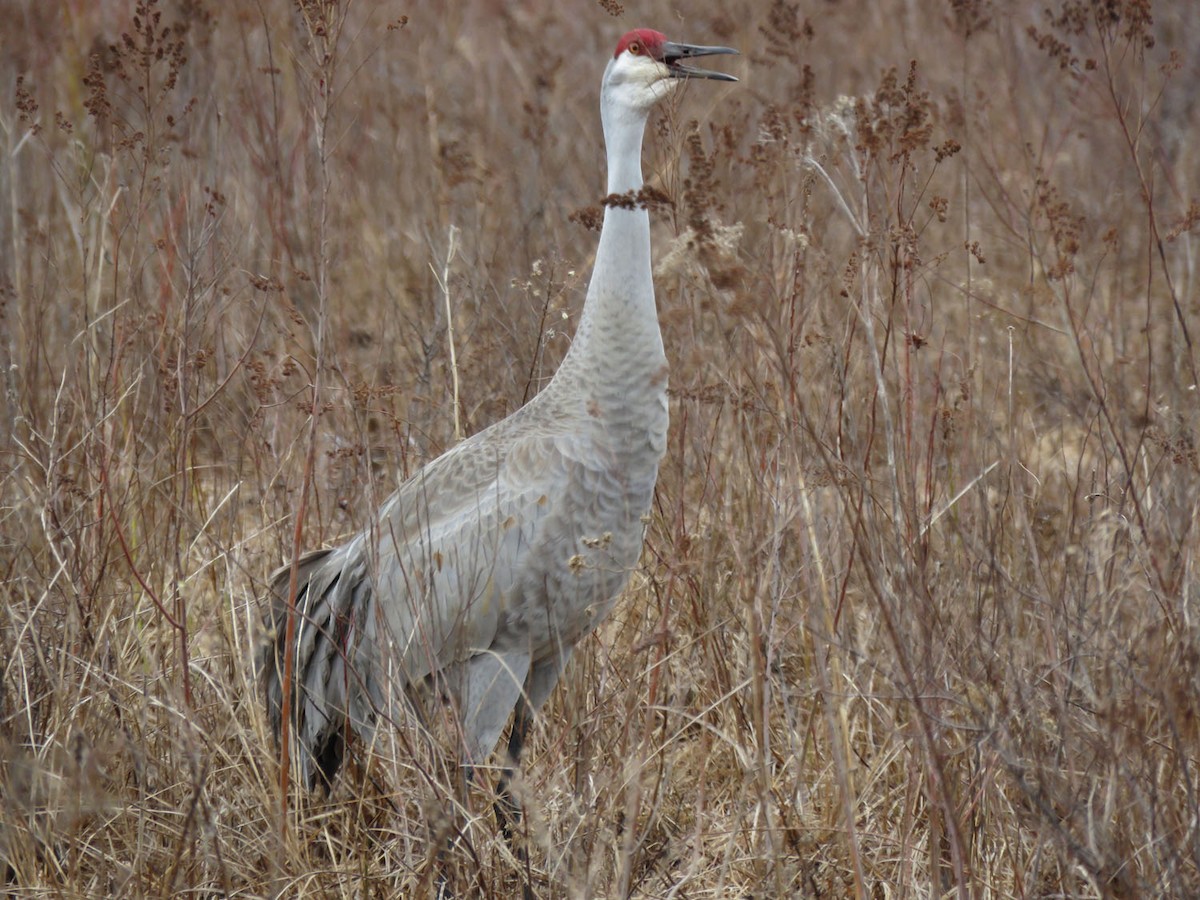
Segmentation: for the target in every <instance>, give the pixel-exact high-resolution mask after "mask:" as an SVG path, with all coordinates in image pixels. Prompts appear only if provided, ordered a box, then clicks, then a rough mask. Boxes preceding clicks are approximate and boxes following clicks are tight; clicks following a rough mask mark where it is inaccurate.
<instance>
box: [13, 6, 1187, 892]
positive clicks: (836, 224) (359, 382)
mask: <svg viewBox="0 0 1200 900" xmlns="http://www.w3.org/2000/svg"><path fill="white" fill-rule="evenodd" d="M10 6H11V8H10V10H9V11H8V13H7V21H6V24H5V29H6V33H7V34H8V35H9V36H10V37H11V36H12V35H16V34H20V35H21V38H20V40H19V41H17V40H8V41H6V43H5V53H4V54H3V55H2V57H0V73H2V77H0V85H2V86H3V87H2V89H0V150H2V151H3V152H2V159H3V162H2V163H0V207H2V210H0V212H2V214H0V247H2V249H0V335H2V337H0V363H2V368H3V376H2V378H3V385H2V388H3V389H2V391H0V583H2V584H3V588H4V601H5V602H4V606H3V613H2V616H3V617H2V619H0V650H2V659H3V673H2V679H0V782H2V785H3V788H2V790H0V862H2V863H3V864H4V869H5V871H4V874H5V878H6V879H7V882H6V884H7V890H8V891H9V892H10V893H11V894H13V895H19V896H43V895H45V896H55V897H101V896H113V897H148V896H167V895H171V894H175V893H180V894H194V895H203V896H235V895H236V896H360V897H362V896H371V897H374V896H379V897H385V896H386V897H392V896H425V895H428V893H429V892H430V891H431V889H432V886H433V883H434V880H435V879H436V878H437V877H438V873H439V872H445V873H446V877H447V878H448V880H449V883H450V885H451V886H452V887H454V888H455V890H456V891H457V893H458V895H459V896H471V897H474V896H479V897H495V898H507V897H511V896H514V895H516V893H518V892H519V890H520V886H521V884H522V883H524V881H525V880H526V879H528V880H529V881H530V882H531V883H532V885H533V886H534V889H535V891H536V892H537V893H538V895H539V896H543V897H559V896H561V897H572V898H575V897H581V898H582V897H625V896H630V897H663V898H667V897H680V898H683V897H690V898H699V897H791V896H808V897H840V896H852V895H858V896H863V897H873V898H874V897H880V898H882V897H910V896H947V895H953V896H960V897H1051V896H1072V897H1077V896H1104V897H1138V896H1162V897H1168V896H1170V897H1192V896H1196V895H1198V894H1200V834H1198V833H1197V831H1198V829H1200V799H1198V797H1197V792H1198V791H1200V785H1198V783H1197V779H1198V775H1200V772H1198V765H1197V764H1198V758H1197V757H1198V755H1200V625H1198V624H1197V622H1198V615H1200V608H1198V606H1197V604H1198V602H1200V597H1198V593H1200V576H1198V573H1197V547H1200V540H1198V538H1197V534H1196V526H1195V521H1196V518H1197V515H1198V513H1200V509H1198V507H1200V456H1198V451H1197V440H1198V439H1200V435H1198V433H1197V427H1198V426H1197V423H1198V422H1200V397H1198V390H1200V389H1198V388H1197V383H1198V381H1200V378H1198V375H1197V366H1198V361H1200V350H1198V349H1197V347H1196V342H1197V340H1200V306H1198V301H1197V297H1198V296H1200V287H1198V281H1197V272H1196V258H1197V238H1198V235H1197V229H1198V222H1200V214H1198V213H1197V200H1198V197H1197V188H1198V186H1197V176H1198V173H1200V158H1198V157H1197V146H1200V109H1198V108H1197V105H1196V99H1195V90H1194V86H1195V84H1196V82H1197V79H1198V78H1200V56H1198V55H1197V48H1198V47H1200V8H1195V7H1194V5H1193V4H1187V3H1159V4H1154V5H1152V4H1151V3H1150V0H1111V2H1101V0H1051V2H1049V3H1047V4H1044V6H1046V7H1048V9H1046V10H1043V9H1042V8H1041V7H1039V6H1038V5H1033V6H1030V5H1027V4H1015V3H1008V2H1003V0H950V2H942V0H916V2H906V3H901V2H891V0H889V2H880V3H862V4H859V3H840V4H834V3H804V4H799V3H792V2H786V0H776V2H772V3H758V2H748V0H730V2H725V3H716V2H713V3H707V2H705V3H691V4H688V5H687V18H686V20H681V19H680V18H679V15H678V14H677V12H675V7H673V6H671V5H670V4H665V3H660V2H648V3H645V4H642V5H641V6H639V8H638V9H637V10H636V11H635V10H633V9H631V8H627V9H625V10H624V11H622V10H621V8H620V7H621V5H620V4H616V3H612V2H608V3H604V4H598V5H591V6H579V7H578V8H573V9H571V10H570V11H569V12H568V11H565V9H564V10H560V9H559V8H558V7H556V6H555V5H554V4H532V3H523V4H505V3H494V2H488V0H467V2H462V3H457V4H445V5H444V8H443V7H442V6H439V8H438V10H437V12H436V13H435V12H434V11H433V10H432V8H426V7H425V6H424V5H421V4H416V3H406V2H395V3H384V4H368V3H355V4H346V3H342V2H332V0H325V2H307V0H305V2H298V3H295V4H292V3H287V2H283V0H267V2H264V3H262V4H259V5H255V4H216V3H209V4H205V3H201V2H194V0H178V2H168V0H160V2H151V0H141V2H136V3H134V2H125V3H119V4H115V5H109V6H104V5H96V6H95V7H93V6H92V5H89V4H83V3H62V4H50V3H32V2H24V3H17V4H15V5H10ZM110 6H111V8H110ZM602 7H603V8H602ZM635 16H636V20H635V18H634V17H635ZM614 17H615V18H614ZM636 25H656V26H658V27H660V28H663V29H664V30H666V31H668V32H670V33H671V34H672V36H677V37H679V38H680V39H682V40H692V41H698V42H707V43H725V44H730V45H733V46H736V47H738V48H740V49H741V50H742V52H743V54H744V56H743V57H742V59H741V61H740V62H739V63H736V64H734V65H733V66H731V67H730V68H731V70H732V71H735V72H737V74H739V75H741V76H742V77H743V80H742V83H741V84H740V85H737V86H734V87H731V88H728V89H722V90H720V91H706V92H703V95H701V94H702V92H699V91H689V92H687V93H686V94H685V96H684V97H683V98H682V100H681V101H680V102H679V103H678V104H676V106H675V107H674V109H673V110H670V111H668V112H667V113H666V114H664V115H661V116H660V117H659V118H658V119H657V124H656V125H654V126H653V132H652V134H651V135H650V136H649V139H648V141H647V143H648V145H649V147H648V151H647V155H646V170H647V172H648V174H650V181H649V183H648V188H650V189H651V190H652V191H653V195H652V196H653V201H654V204H653V216H654V219H655V223H656V224H655V250H656V259H657V264H658V271H657V279H658V295H659V305H660V309H661V319H662V322H663V327H664V337H665V341H666V344H667V349H668V355H669V356H670V358H671V360H672V365H673V370H672V393H673V406H672V418H673V421H672V433H671V441H670V450H669V453H668V457H667V460H666V463H665V466H664V469H663V472H662V477H661V481H660V486H659V491H658V496H657V502H656V513H655V516H654V519H653V521H652V522H651V524H650V528H649V538H648V549H647V552H646V554H645V557H644V566H643V569H642V570H641V571H640V572H639V573H638V574H637V576H636V577H635V579H634V584H633V586H632V588H631V589H630V590H629V592H628V594H627V596H626V597H625V598H624V599H623V600H622V602H621V603H620V605H619V606H618V609H617V611H616V613H615V614H614V616H613V618H612V620H611V621H610V623H609V624H608V625H607V626H606V627H605V628H604V629H603V630H602V631H601V633H600V634H599V635H597V636H596V637H595V638H593V639H591V640H589V642H588V643H587V645H586V647H585V648H584V652H582V653H581V654H579V655H578V656H577V659H576V661H575V663H574V664H573V665H572V668H571V669H570V671H569V673H568V676H567V678H566V679H565V681H564V684H563V685H562V687H561V688H560V690H559V692H558V693H557V694H556V696H555V698H554V699H553V701H552V703H551V704H550V706H549V707H548V710H547V713H548V714H547V716H546V717H545V720H544V721H543V722H542V723H541V725H540V726H539V728H538V729H537V731H536V734H535V736H534V739H533V743H532V746H531V747H530V749H529V751H528V752H527V756H526V765H525V773H524V776H523V778H522V779H521V781H520V783H519V784H518V785H517V792H518V794H519V795H520V796H521V797H522V798H523V799H524V802H525V806H526V809H527V810H528V813H529V814H528V817H527V819H526V820H525V822H524V823H523V827H522V833H521V834H520V835H519V836H518V841H519V843H520V844H521V845H522V846H525V847H527V848H528V850H529V854H528V856H529V859H528V865H527V866H526V865H525V864H523V863H522V862H521V861H520V860H519V859H518V857H516V856H515V855H514V854H513V853H512V852H511V851H510V850H509V848H508V847H507V846H506V845H505V843H504V842H503V840H501V839H500V838H499V836H498V834H497V831H496V827H495V824H494V821H493V819H492V817H491V808H490V797H489V796H487V789H488V785H489V779H487V778H485V779H483V781H484V784H483V785H482V786H479V787H476V788H473V789H472V790H470V791H467V790H465V789H464V788H463V785H462V783H461V778H460V776H459V774H458V772H457V771H456V768H455V765H454V761H453V760H451V759H448V758H447V757H446V755H445V753H444V752H443V751H442V750H441V749H439V747H438V746H437V744H436V743H435V742H432V741H430V740H428V739H427V738H426V737H423V736H421V735H420V734H419V733H418V732H417V731H416V730H415V729H412V728H406V729H402V730H398V731H395V732H392V733H389V734H386V735H381V739H380V742H379V745H378V746H376V747H374V748H371V751H370V752H369V753H368V752H367V751H366V748H358V750H359V752H358V759H359V764H358V765H357V767H355V768H354V770H353V771H352V772H351V773H350V774H349V775H348V776H347V777H346V778H345V779H343V780H342V782H341V783H340V785H339V786H338V788H337V790H335V792H334V794H333V796H332V797H330V798H329V799H327V800H326V799H323V798H319V797H301V796H299V795H293V796H291V797H289V799H288V803H287V804H286V805H285V804H282V803H281V797H280V792H279V787H278V785H279V771H278V761H277V759H276V756H275V753H274V749H273V746H272V743H271V741H270V739H269V737H268V735H267V734H266V733H265V727H264V720H263V716H262V712H261V709H260V703H259V700H258V697H257V695H256V693H255V689H254V687H253V683H254V673H253V670H252V660H253V655H254V651H255V649H256V647H257V645H258V642H259V640H260V637H261V633H260V628H261V621H262V617H263V614H264V611H265V610H264V604H263V600H262V596H263V593H264V584H265V578H266V575H267V573H268V572H269V571H270V570H271V569H272V568H273V567H274V566H276V565H277V564H279V563H280V562H281V561H282V560H284V559H285V558H287V556H288V555H289V554H290V553H291V552H292V549H293V544H294V542H296V539H297V532H296V530H295V529H296V521H297V516H298V515H301V514H302V534H300V535H299V542H300V543H302V544H303V546H305V547H310V546H317V545H319V544H321V543H322V542H326V541H333V540H336V539H337V538H339V537H341V536H345V535H347V534H349V533H351V532H353V531H354V530H356V529H357V528H359V527H361V526H362V525H363V524H364V523H365V521H366V519H367V517H368V516H369V515H370V511H371V510H372V508H373V506H374V505H375V504H377V503H378V502H379V501H380V500H381V499H382V498H383V497H385V496H386V495H387V494H388V493H389V492H390V490H391V489H392V487H393V486H394V485H395V483H396V482H397V480H398V479H400V478H402V477H404V476H405V475H406V474H407V473H408V472H410V471H412V470H413V469H415V468H416V467H417V466H419V465H420V464H422V463H423V462H424V461H426V460H428V459H430V458H431V457H432V456H434V455H436V454H437V453H438V452H439V451H440V450H441V449H443V448H445V447H446V446H449V445H450V444H452V443H453V441H454V440H455V433H456V428H457V427H461V428H462V429H464V430H466V431H468V432H470V431H474V430H477V429H478V428H480V427H482V426H483V425H485V424H487V423H489V422H491V421H494V420H495V419H497V418H499V417H500V416H503V415H504V414H506V413H507V412H509V411H511V410H512V409H514V408H516V407H517V406H519V405H520V404H521V403H522V402H523V401H524V400H525V399H527V398H528V397H529V396H530V395H531V394H532V393H533V392H535V391H536V390H537V388H538V386H539V385H540V384H541V383H543V382H544V380H545V379H546V378H547V377H548V376H549V374H550V373H551V372H553V370H554V367H555V365H556V363H557V360H558V359H560V358H561V356H562V354H563V352H564V350H565V348H566V346H567V344H568V341H569V339H570V334H571V333H572V331H573V329H574V321H573V319H574V318H575V316H576V315H577V312H578V309H579V305H580V302H581V299H582V293H583V290H584V287H585V285H586V279H587V272H588V268H589V264H590V254H591V253H592V250H593V247H594V242H595V234H594V232H593V231H591V230H589V223H591V222H593V221H594V220H595V218H596V216H597V215H598V210H599V208H600V205H601V203H602V202H603V200H604V198H603V197H602V196H601V191H602V187H603V174H602V172H601V168H602V165H603V153H602V142H601V138H600V126H599V121H598V116H597V113H596V105H597V99H596V88H597V84H598V80H599V77H600V72H601V71H602V64H603V59H604V54H605V53H606V52H607V49H608V48H609V47H610V46H611V45H612V44H613V42H614V40H615V38H616V37H617V36H618V35H619V34H620V33H621V32H622V31H624V30H625V29H627V28H630V27H633V26H636ZM738 66H740V69H739V68H738ZM647 196H648V197H649V196H651V195H650V194H648V195H647ZM452 245H453V250H452ZM447 310H449V314H450V316H451V317H452V321H453V340H454V345H453V349H454V354H453V359H454V360H455V366H454V368H453V369H452V367H451V359H452V354H451V352H450V351H451V348H450V346H449V345H448V340H447V335H448V333H449V332H448V329H447ZM285 807H286V814H281V809H283V808H285ZM448 840H453V842H454V845H453V849H452V850H451V851H449V852H448V853H445V854H444V855H443V858H441V859H439V848H440V847H442V846H445V844H446V842H447V841H448Z"/></svg>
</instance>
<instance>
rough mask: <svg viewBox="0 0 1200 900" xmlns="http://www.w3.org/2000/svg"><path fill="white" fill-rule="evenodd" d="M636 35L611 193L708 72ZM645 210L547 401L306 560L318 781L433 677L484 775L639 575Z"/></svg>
mask: <svg viewBox="0 0 1200 900" xmlns="http://www.w3.org/2000/svg"><path fill="white" fill-rule="evenodd" d="M631 35H632V36H634V37H633V40H637V41H640V40H641V38H642V37H643V36H647V35H648V36H655V35H657V33H656V32H647V31H639V32H636V33H634V32H631V33H630V35H627V36H626V38H624V39H623V40H622V44H621V45H620V46H619V47H618V51H617V53H616V54H614V58H613V60H611V61H610V62H609V64H608V68H607V69H606V71H605V77H604V81H603V85H602V90H601V113H602V118H603V123H604V134H605V142H606V149H607V155H608V191H609V193H610V194H627V193H629V192H636V191H637V190H639V189H640V188H641V186H642V173H641V142H642V135H643V133H644V130H645V124H646V119H647V116H648V113H649V111H650V109H651V107H652V106H653V105H654V104H655V103H656V102H657V101H658V100H659V99H661V98H662V97H663V96H665V95H666V94H667V93H669V92H670V89H671V88H672V87H673V86H674V84H675V83H676V82H674V81H671V80H670V79H671V78H680V77H684V76H685V75H695V74H697V72H696V70H692V69H688V68H685V67H681V66H675V67H674V68H673V69H672V68H669V66H673V65H674V64H673V63H672V62H671V60H669V59H668V60H666V62H664V61H663V57H662V54H661V50H660V54H659V56H658V57H657V58H654V59H652V58H650V56H649V51H650V49H651V48H650V46H649V45H648V44H647V46H646V47H645V49H643V48H642V46H641V44H640V43H637V44H635V45H634V46H633V47H632V49H630V50H628V51H626V52H623V49H622V48H626V47H628V46H629V42H630V40H631ZM661 38H662V36H661V35H657V37H656V38H655V39H661ZM661 47H664V48H666V47H669V48H680V47H683V48H685V49H686V45H671V44H662V45H661ZM691 49H693V50H697V51H705V52H732V51H727V50H725V49H724V48H691ZM638 53H641V54H642V56H641V57H637V56H636V55H637V54H638ZM696 55H699V53H697V54H696ZM635 57H636V58H635ZM710 77H724V78H726V80H733V79H730V78H729V77H728V76H719V75H712V76H710ZM630 206H632V204H623V205H610V206H609V207H608V208H607V209H606V211H605V216H604V225H603V229H602V231H601V236H600V244H599V247H598V249H597V252H596V260H595V264H594V266H593V272H592V280H591V282H590V284H589V287H588V293H587V298H586V301H585V303H584V310H583V314H582V317H581V320H580V324H579V328H578V330H577V333H576V336H575V339H574V341H573V343H572V346H571V349H570V350H569V352H568V353H567V356H566V357H565V359H564V360H563V363H562V365H561V366H560V367H559V370H558V371H557V373H556V374H555V376H554V378H553V379H552V380H551V381H550V383H549V384H548V385H547V386H546V387H545V388H544V389H543V390H542V391H541V393H539V394H538V395H537V396H536V397H535V398H534V399H533V400H532V401H530V402H529V403H528V404H527V405H526V406H524V407H523V408H521V409H520V410H518V411H517V412H515V413H514V414H512V415H511V416H509V417H508V418H506V419H504V420H502V421H500V422H498V423H496V424H494V425H492V426H491V427H489V428H487V429H485V430H484V431H481V432H479V433H478V434H476V435H474V436H472V437H471V438H469V439H467V440H465V441H463V442H462V443H461V444H459V445H458V446H456V447H454V448H452V449H450V450H449V451H447V452H446V453H444V454H443V455H442V456H440V457H438V458H437V459H435V460H434V461H433V462H431V463H429V464H428V465H426V466H425V467H424V468H423V469H421V470H420V471H419V472H417V473H416V474H415V475H413V476H412V477H411V478H410V479H409V480H408V481H406V482H405V483H404V484H402V485H401V486H400V488H399V489H398V490H397V491H396V493H395V494H393V495H392V496H391V497H390V498H389V499H388V500H387V501H386V502H385V503H384V505H383V507H382V509H381V510H380V512H379V515H378V518H377V520H376V521H375V523H374V524H373V525H372V527H370V528H368V529H367V530H366V531H364V532H363V533H361V534H359V535H358V536H356V537H355V538H353V539H352V540H350V541H349V542H348V543H346V544H343V545H342V546H340V547H337V548H335V549H332V550H324V551H318V552H316V553H313V554H309V555H307V556H305V557H303V558H302V559H301V561H300V564H299V573H298V581H299V588H298V592H297V597H296V610H297V622H296V629H295V635H296V638H295V642H294V654H293V655H294V659H293V672H294V682H293V684H294V689H293V691H292V700H291V710H290V716H291V723H292V729H293V733H294V735H295V740H296V742H297V744H298V746H299V748H300V753H299V755H298V759H299V764H300V766H301V769H302V772H303V775H304V777H305V780H306V781H307V782H308V783H310V784H311V783H314V782H315V781H317V779H318V778H319V777H324V778H325V779H328V778H329V777H331V776H332V774H333V772H334V771H336V769H337V767H338V765H339V764H340V761H341V756H342V746H343V739H344V734H345V730H346V728H347V727H349V728H352V729H353V730H354V731H356V732H357V733H358V734H359V736H360V737H362V738H363V739H364V740H365V741H367V742H369V740H370V738H371V736H372V733H373V730H374V728H375V726H376V722H377V720H378V713H379V711H380V710H383V709H387V708H389V705H388V704H389V701H390V700H391V699H392V698H393V697H396V696H408V697H412V696H414V695H417V694H419V693H420V692H421V691H423V690H424V688H425V686H427V685H430V684H434V683H436V684H435V688H436V691H437V692H438V694H439V695H446V696H448V697H449V698H450V699H451V701H452V702H453V703H454V705H455V708H456V709H457V712H458V719H459V722H460V724H461V727H462V743H463V747H462V749H463V751H464V753H465V756H466V759H467V761H468V762H469V763H472V764H479V763H481V762H483V761H484V760H485V759H486V757H487V756H488V754H490V752H491V750H492V749H493V747H494V746H495V744H496V741H497V739H498V738H499V735H500V732H501V730H502V729H503V727H504V724H505V722H506V721H507V719H508V716H509V714H510V713H511V712H512V711H513V709H514V708H515V707H517V706H518V705H522V706H523V708H524V709H527V710H537V709H538V708H539V707H540V706H541V705H542V703H543V702H544V701H545V699H546V697H547V696H548V695H549V693H550V692H551V690H552V689H553V687H554V685H555V684H556V683H557V681H558V679H559V676H560V674H561V673H562V670H563V667H564V666H565V665H566V663H567V661H568V659H569V658H570V656H571V653H572V651H573V649H574V647H575V646H576V645H577V644H578V642H579V641H580V640H581V639H582V638H583V637H584V636H585V635H587V634H588V633H589V632H590V631H592V630H593V629H594V628H595V626H596V625H597V624H598V623H599V622H600V621H601V620H602V619H603V618H604V616H605V615H606V614H607V613H608V612H609V610H610V609H611V607H612V605H613V603H614V602H615V600H616V598H617V595H618V594H619V593H620V591H621V590H622V588H623V587H624V586H625V584H626V582H627V581H628V578H629V574H630V572H631V571H632V569H633V568H634V567H635V566H636V564H637V561H638V557H639V555H640V553H641V548H642V543H643V537H644V530H645V518H646V515H647V513H648V512H649V511H650V506H651V502H652V499H653V495H654V485H655V480H656V478H657V476H658V466H659V461H660V460H661V458H662V455H663V452H664V449H665V446H666V435H667V424H668V420H667V397H666V391H667V364H666V357H665V354H664V352H663V344H662V338H661V335H660V332H659V327H658V320H657V314H656V310H655V304H654V286H653V283H652V280H651V268H650V221H649V216H648V214H647V212H646V210H645V209H644V208H629V207H630ZM288 584H289V569H288V568H287V567H285V568H283V569H280V570H279V571H278V572H277V573H276V574H275V575H274V576H273V578H272V594H273V620H274V623H273V624H274V632H275V638H274V641H273V642H272V646H271V647H270V648H269V650H268V658H267V660H266V661H265V666H264V683H265V688H266V694H267V708H268V713H269V716H270V718H271V721H272V725H273V726H274V728H275V731H276V733H277V734H278V733H279V730H280V726H281V721H282V718H283V716H284V714H285V711H284V709H283V688H282V682H281V678H282V668H283V665H284V657H285V646H284V644H285V637H286V634H287V619H288V598H287V592H288Z"/></svg>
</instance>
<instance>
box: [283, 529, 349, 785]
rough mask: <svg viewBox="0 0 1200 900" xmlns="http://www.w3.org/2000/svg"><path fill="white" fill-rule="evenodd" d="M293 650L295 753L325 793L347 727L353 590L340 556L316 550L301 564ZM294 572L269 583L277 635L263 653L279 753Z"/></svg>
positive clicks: (291, 717)
mask: <svg viewBox="0 0 1200 900" xmlns="http://www.w3.org/2000/svg"><path fill="white" fill-rule="evenodd" d="M297 569H298V571H297V578H296V622H295V628H294V633H293V642H292V647H293V651H292V659H291V661H290V662H291V684H292V689H291V697H290V700H289V706H290V715H289V720H290V721H289V732H290V738H289V745H290V748H289V752H291V753H292V754H293V759H294V760H295V762H296V764H297V765H298V766H299V768H300V771H301V773H302V775H303V778H304V783H305V784H306V785H307V786H308V787H309V788H310V789H311V788H313V787H315V786H316V785H317V784H322V785H323V786H324V787H325V788H326V789H327V790H328V788H329V786H330V784H331V783H332V780H333V777H334V775H336V774H337V771H338V769H339V768H340V767H341V764H342V756H343V753H344V751H345V742H346V734H345V729H346V727H347V724H348V716H347V713H346V710H347V709H348V706H347V696H348V693H349V683H348V675H349V674H350V673H349V666H348V663H347V659H346V652H347V649H348V648H347V643H348V638H349V636H350V631H351V628H352V622H351V617H352V615H353V609H352V607H353V606H354V600H355V594H356V593H357V591H356V590H354V587H355V585H353V584H351V583H347V579H346V575H347V573H346V572H345V571H344V570H343V568H342V565H341V560H340V559H339V555H338V554H336V552H335V551H333V550H316V551H313V552H311V553H306V554H304V555H303V556H302V557H300V559H299V561H298V563H297ZM290 579H291V566H283V567H282V568H280V569H278V570H277V571H276V572H274V573H273V574H272V575H271V624H272V626H273V633H272V635H271V638H270V641H269V643H268V644H267V646H266V648H265V649H264V654H263V659H262V666H261V671H262V687H263V693H264V695H265V699H266V707H267V718H268V719H269V721H270V723H271V729H272V731H273V732H274V734H275V738H276V742H277V746H278V740H279V737H280V732H281V730H282V725H283V716H284V709H283V702H284V700H283V693H284V691H283V685H284V679H285V678H286V677H287V673H286V672H285V669H286V667H287V665H288V660H287V633H288V608H289V604H288V588H289V583H290Z"/></svg>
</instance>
